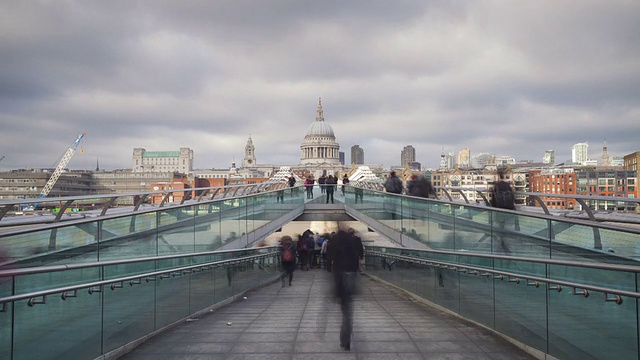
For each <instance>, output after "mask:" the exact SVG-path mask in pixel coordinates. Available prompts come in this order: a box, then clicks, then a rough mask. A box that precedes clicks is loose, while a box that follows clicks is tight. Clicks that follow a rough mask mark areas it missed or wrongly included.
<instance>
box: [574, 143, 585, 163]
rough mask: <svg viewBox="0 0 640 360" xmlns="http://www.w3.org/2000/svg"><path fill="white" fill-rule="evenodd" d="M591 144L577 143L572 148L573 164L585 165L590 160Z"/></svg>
mask: <svg viewBox="0 0 640 360" xmlns="http://www.w3.org/2000/svg"><path fill="white" fill-rule="evenodd" d="M588 148H589V144H587V143H577V144H575V145H573V146H572V147H571V162H573V163H576V164H584V163H586V162H587V160H589V154H588V152H587V149H588Z"/></svg>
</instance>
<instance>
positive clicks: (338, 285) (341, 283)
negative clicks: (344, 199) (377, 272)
mask: <svg viewBox="0 0 640 360" xmlns="http://www.w3.org/2000/svg"><path fill="white" fill-rule="evenodd" d="M329 245H330V246H329V257H330V258H331V259H333V274H334V280H335V295H336V296H337V297H338V298H339V299H340V307H341V310H342V326H341V327H340V347H342V348H343V349H345V350H351V333H352V332H353V295H354V294H355V293H356V280H357V275H358V272H359V267H360V257H361V256H362V254H363V249H362V242H360V241H358V239H357V238H356V236H354V234H352V233H350V232H347V231H344V230H340V231H338V232H337V233H336V234H335V236H333V237H332V238H331V242H330V244H329Z"/></svg>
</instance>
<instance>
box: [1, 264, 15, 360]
mask: <svg viewBox="0 0 640 360" xmlns="http://www.w3.org/2000/svg"><path fill="white" fill-rule="evenodd" d="M12 282H13V280H12V278H11V277H2V278H0V297H7V296H11V295H13V285H12ZM3 306H4V311H0V359H11V343H12V331H11V330H12V323H13V319H12V314H13V303H5V304H4V305H3V304H0V308H2V307H3Z"/></svg>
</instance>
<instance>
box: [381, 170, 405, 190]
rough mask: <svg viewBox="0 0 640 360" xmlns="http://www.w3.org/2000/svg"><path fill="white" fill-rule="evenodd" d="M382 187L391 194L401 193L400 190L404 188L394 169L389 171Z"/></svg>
mask: <svg viewBox="0 0 640 360" xmlns="http://www.w3.org/2000/svg"><path fill="white" fill-rule="evenodd" d="M384 189H385V190H386V191H387V192H390V193H392V194H402V190H404V187H403V186H402V180H400V178H399V177H397V176H396V172H395V171H392V172H391V173H389V178H387V181H385V183H384Z"/></svg>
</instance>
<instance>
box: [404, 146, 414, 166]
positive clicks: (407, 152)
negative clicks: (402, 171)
mask: <svg viewBox="0 0 640 360" xmlns="http://www.w3.org/2000/svg"><path fill="white" fill-rule="evenodd" d="M415 161H416V149H415V148H414V147H413V146H411V145H407V146H405V147H404V148H403V149H402V151H401V152H400V166H401V167H405V166H407V164H409V163H412V162H415Z"/></svg>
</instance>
